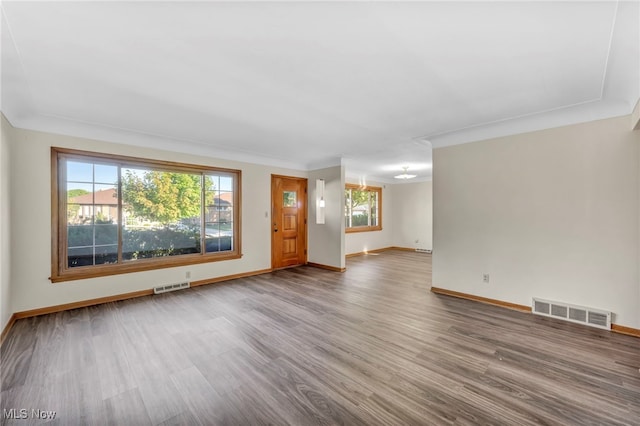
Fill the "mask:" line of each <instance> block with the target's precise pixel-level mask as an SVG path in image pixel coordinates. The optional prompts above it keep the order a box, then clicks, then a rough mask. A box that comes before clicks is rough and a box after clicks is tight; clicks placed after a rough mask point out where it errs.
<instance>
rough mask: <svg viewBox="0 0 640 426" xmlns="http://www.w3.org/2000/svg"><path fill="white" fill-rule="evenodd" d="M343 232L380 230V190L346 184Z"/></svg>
mask: <svg viewBox="0 0 640 426" xmlns="http://www.w3.org/2000/svg"><path fill="white" fill-rule="evenodd" d="M345 230H346V232H365V231H380V230H382V188H379V187H374V186H368V187H361V186H358V185H352V184H347V185H346V187H345Z"/></svg>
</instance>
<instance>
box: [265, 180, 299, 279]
mask: <svg viewBox="0 0 640 426" xmlns="http://www.w3.org/2000/svg"><path fill="white" fill-rule="evenodd" d="M271 219H272V221H271V222H272V223H271V266H272V268H274V269H275V268H284V267H287V266H295V265H303V264H305V263H307V179H304V178H294V177H286V176H276V175H272V176H271Z"/></svg>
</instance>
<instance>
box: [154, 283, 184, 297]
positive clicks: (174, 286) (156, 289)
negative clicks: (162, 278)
mask: <svg viewBox="0 0 640 426" xmlns="http://www.w3.org/2000/svg"><path fill="white" fill-rule="evenodd" d="M190 285H191V284H190V283H189V282H183V283H176V284H166V285H159V286H157V287H154V288H153V293H154V294H160V293H167V292H169V291H176V290H182V289H183V288H189V287H190Z"/></svg>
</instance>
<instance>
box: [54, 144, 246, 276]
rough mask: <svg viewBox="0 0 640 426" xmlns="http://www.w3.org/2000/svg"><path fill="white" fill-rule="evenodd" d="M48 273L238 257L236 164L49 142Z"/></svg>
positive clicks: (88, 272)
mask: <svg viewBox="0 0 640 426" xmlns="http://www.w3.org/2000/svg"><path fill="white" fill-rule="evenodd" d="M52 185H53V187H52V197H53V215H52V216H53V217H52V230H53V233H52V235H53V238H52V276H51V280H52V281H54V282H57V281H66V280H73V279H82V278H91V277H97V276H104V275H112V274H120V273H127V272H135V271H142V270H150V269H157V268H164V267H171V266H181V265H189V264H195V263H203V262H212V261H218V260H228V259H236V258H239V257H240V253H241V252H240V171H239V170H229V169H219V168H213V167H205V166H198V165H191V164H182V163H173V162H166V161H157V160H148V159H141V158H133V157H124V156H116V155H111V154H100V153H90V152H84V151H76V150H68V149H62V148H52Z"/></svg>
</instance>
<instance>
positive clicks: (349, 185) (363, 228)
mask: <svg viewBox="0 0 640 426" xmlns="http://www.w3.org/2000/svg"><path fill="white" fill-rule="evenodd" d="M344 189H345V190H347V189H357V190H358V191H370V192H377V193H378V224H377V225H376V226H352V227H347V225H346V223H345V227H344V232H345V233H346V234H351V233H354V232H373V231H382V187H379V186H362V185H356V184H353V183H347V184H345V186H344Z"/></svg>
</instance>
